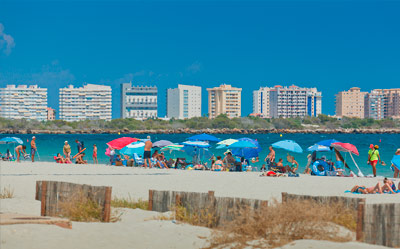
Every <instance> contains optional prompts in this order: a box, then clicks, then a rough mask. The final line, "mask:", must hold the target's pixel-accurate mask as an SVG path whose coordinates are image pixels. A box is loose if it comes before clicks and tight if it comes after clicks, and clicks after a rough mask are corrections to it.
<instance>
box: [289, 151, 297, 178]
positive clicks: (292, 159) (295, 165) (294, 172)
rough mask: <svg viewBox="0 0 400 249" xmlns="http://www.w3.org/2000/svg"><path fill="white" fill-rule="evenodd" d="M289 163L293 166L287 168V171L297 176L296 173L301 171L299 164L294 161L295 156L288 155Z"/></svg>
mask: <svg viewBox="0 0 400 249" xmlns="http://www.w3.org/2000/svg"><path fill="white" fill-rule="evenodd" d="M287 161H288V162H289V163H290V164H291V165H288V166H286V170H287V171H289V172H292V173H293V174H296V171H297V170H298V169H299V163H298V162H297V161H296V160H295V159H294V156H291V155H289V154H288V155H287Z"/></svg>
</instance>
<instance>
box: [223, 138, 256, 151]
mask: <svg viewBox="0 0 400 249" xmlns="http://www.w3.org/2000/svg"><path fill="white" fill-rule="evenodd" d="M236 148H257V145H255V144H254V143H252V142H250V141H246V140H241V141H237V142H236V143H233V144H231V145H229V146H228V149H236Z"/></svg>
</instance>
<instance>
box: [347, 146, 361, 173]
mask: <svg viewBox="0 0 400 249" xmlns="http://www.w3.org/2000/svg"><path fill="white" fill-rule="evenodd" d="M349 154H350V157H351V159H353V162H354V164H355V165H356V167H357V169H358V175H359V176H360V177H363V176H364V174H363V173H362V172H361V170H360V168H359V167H358V165H357V163H356V161H355V160H354V157H353V155H352V154H351V152H349Z"/></svg>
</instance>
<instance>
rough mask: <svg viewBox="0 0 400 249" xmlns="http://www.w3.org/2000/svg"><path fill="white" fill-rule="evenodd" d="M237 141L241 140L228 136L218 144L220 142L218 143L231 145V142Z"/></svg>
mask: <svg viewBox="0 0 400 249" xmlns="http://www.w3.org/2000/svg"><path fill="white" fill-rule="evenodd" d="M237 141H239V140H237V139H232V138H228V139H225V140H222V141H221V142H218V143H217V144H218V145H226V146H229V145H231V144H233V143H236V142H237Z"/></svg>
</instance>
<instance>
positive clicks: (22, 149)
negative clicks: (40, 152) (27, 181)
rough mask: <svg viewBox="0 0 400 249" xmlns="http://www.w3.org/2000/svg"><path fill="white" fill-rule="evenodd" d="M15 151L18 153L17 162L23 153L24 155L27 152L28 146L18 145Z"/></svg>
mask: <svg viewBox="0 0 400 249" xmlns="http://www.w3.org/2000/svg"><path fill="white" fill-rule="evenodd" d="M15 152H16V153H17V162H18V163H19V157H20V156H21V154H22V153H23V155H25V154H26V146H25V145H18V146H17V147H16V148H15Z"/></svg>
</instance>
